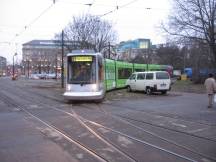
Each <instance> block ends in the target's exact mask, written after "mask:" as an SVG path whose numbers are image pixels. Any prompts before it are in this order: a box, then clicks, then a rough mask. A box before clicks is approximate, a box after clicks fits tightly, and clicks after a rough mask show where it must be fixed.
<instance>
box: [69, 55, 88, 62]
mask: <svg viewBox="0 0 216 162" xmlns="http://www.w3.org/2000/svg"><path fill="white" fill-rule="evenodd" d="M71 61H72V62H83V61H89V62H92V56H73V57H71Z"/></svg>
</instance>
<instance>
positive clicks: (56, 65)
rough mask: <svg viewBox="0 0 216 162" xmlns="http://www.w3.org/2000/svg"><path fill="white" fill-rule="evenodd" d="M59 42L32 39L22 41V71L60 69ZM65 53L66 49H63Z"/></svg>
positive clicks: (55, 70)
mask: <svg viewBox="0 0 216 162" xmlns="http://www.w3.org/2000/svg"><path fill="white" fill-rule="evenodd" d="M61 51H62V50H61V44H60V43H57V42H56V41H53V40H32V41H30V42H27V43H24V44H23V48H22V53H23V62H22V65H23V73H24V74H25V75H29V74H33V73H38V74H42V73H56V72H58V73H59V72H60V70H61V55H62V52H61ZM65 53H66V51H65Z"/></svg>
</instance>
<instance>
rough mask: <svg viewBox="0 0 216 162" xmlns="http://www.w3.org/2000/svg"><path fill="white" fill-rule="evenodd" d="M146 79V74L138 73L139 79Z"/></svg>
mask: <svg viewBox="0 0 216 162" xmlns="http://www.w3.org/2000/svg"><path fill="white" fill-rule="evenodd" d="M144 79H145V74H138V75H137V80H144Z"/></svg>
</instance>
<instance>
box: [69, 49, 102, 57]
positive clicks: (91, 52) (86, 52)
mask: <svg viewBox="0 0 216 162" xmlns="http://www.w3.org/2000/svg"><path fill="white" fill-rule="evenodd" d="M98 54H100V55H101V53H96V52H95V51H94V50H74V51H72V53H68V54H67V56H73V55H98Z"/></svg>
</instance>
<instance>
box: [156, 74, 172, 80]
mask: <svg viewBox="0 0 216 162" xmlns="http://www.w3.org/2000/svg"><path fill="white" fill-rule="evenodd" d="M156 79H169V74H168V73H166V72H157V73H156Z"/></svg>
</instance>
